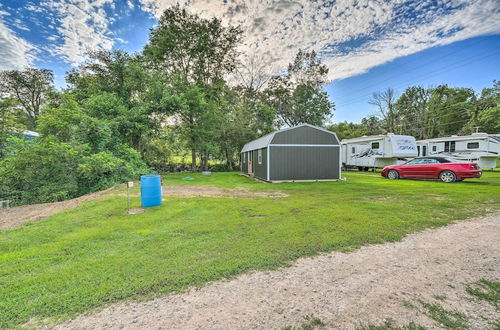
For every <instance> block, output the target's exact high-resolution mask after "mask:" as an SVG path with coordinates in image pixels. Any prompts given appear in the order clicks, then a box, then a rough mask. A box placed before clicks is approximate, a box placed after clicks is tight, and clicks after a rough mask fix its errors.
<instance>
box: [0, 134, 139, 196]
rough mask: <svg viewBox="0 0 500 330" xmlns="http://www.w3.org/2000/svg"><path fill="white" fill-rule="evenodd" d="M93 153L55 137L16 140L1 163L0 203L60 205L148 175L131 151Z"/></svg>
mask: <svg viewBox="0 0 500 330" xmlns="http://www.w3.org/2000/svg"><path fill="white" fill-rule="evenodd" d="M90 149H91V148H90V147H89V146H88V145H76V146H75V145H71V144H68V143H64V142H58V141H57V140H56V138H55V137H47V138H43V139H35V140H33V141H32V142H26V141H22V140H20V139H15V140H13V141H12V143H11V144H10V145H9V150H8V156H7V157H6V158H5V159H3V160H2V161H1V162H0V199H10V200H12V201H13V204H17V205H19V204H34V203H45V202H54V201H61V200H65V199H69V198H74V197H78V196H81V195H83V194H86V193H90V192H94V191H97V190H101V189H105V188H109V187H111V186H113V185H115V184H117V183H120V182H124V181H126V180H130V179H137V178H138V177H139V175H141V174H143V173H145V172H146V171H147V169H146V167H145V165H144V163H143V162H142V160H141V158H140V155H139V153H137V152H136V151H135V150H133V149H131V148H128V147H125V146H120V147H118V148H117V150H116V152H115V153H111V152H99V153H95V154H92V153H91V150H90Z"/></svg>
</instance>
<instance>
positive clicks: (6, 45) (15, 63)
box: [0, 15, 36, 70]
mask: <svg viewBox="0 0 500 330" xmlns="http://www.w3.org/2000/svg"><path fill="white" fill-rule="evenodd" d="M35 51H36V48H35V46H33V45H32V44H30V43H29V42H27V41H26V40H24V39H22V38H20V37H18V36H17V35H16V34H15V33H14V31H12V30H11V29H10V28H8V27H7V26H6V25H5V24H4V23H3V22H2V15H0V70H17V69H22V68H24V67H26V66H29V65H31V63H32V62H33V60H34V59H35V56H34V52H35Z"/></svg>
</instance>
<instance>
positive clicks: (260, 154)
mask: <svg viewBox="0 0 500 330" xmlns="http://www.w3.org/2000/svg"><path fill="white" fill-rule="evenodd" d="M257 162H258V163H259V164H262V149H259V151H257Z"/></svg>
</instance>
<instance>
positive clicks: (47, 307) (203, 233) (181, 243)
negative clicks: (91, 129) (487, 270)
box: [0, 172, 500, 328]
mask: <svg viewBox="0 0 500 330" xmlns="http://www.w3.org/2000/svg"><path fill="white" fill-rule="evenodd" d="M361 174H362V173H355V172H354V173H345V174H344V175H345V176H346V177H347V181H341V182H316V183H283V184H264V183H259V182H255V181H253V180H249V179H247V178H245V177H242V176H240V175H239V174H238V173H214V174H212V176H203V175H198V174H188V175H189V176H191V177H193V178H194V179H195V180H194V181H185V180H182V179H183V178H184V177H186V176H188V175H186V174H176V175H166V176H164V181H165V184H168V185H176V184H191V185H212V186H220V187H228V188H235V187H245V188H249V189H252V190H255V191H269V190H280V191H283V192H285V193H287V194H289V195H290V196H289V197H285V198H255V199H229V198H207V197H196V198H181V197H168V199H167V201H166V202H165V203H164V205H163V206H161V207H157V208H151V209H147V210H146V212H145V213H143V214H136V215H127V214H126V205H127V204H126V197H124V196H114V197H109V198H106V199H102V200H95V201H92V202H88V203H86V204H83V205H81V206H80V207H78V208H76V209H72V210H68V211H64V212H61V213H58V214H55V215H53V216H51V217H50V218H47V219H45V220H43V221H40V222H35V223H29V224H26V225H24V226H22V227H19V228H15V229H11V230H4V231H0V327H2V328H4V327H12V326H16V325H22V324H24V323H25V322H27V321H29V320H40V319H47V318H48V319H50V320H51V321H57V320H64V319H67V318H69V317H73V316H75V315H76V314H78V313H81V312H85V311H88V310H90V309H92V308H95V307H100V306H104V305H107V304H109V303H112V302H116V301H119V300H122V299H127V298H136V299H137V298H144V299H147V298H151V297H154V296H158V295H164V294H167V293H171V292H174V291H181V290H183V289H186V288H188V287H190V286H196V285H202V284H204V283H206V282H208V281H213V280H218V279H222V278H230V277H233V276H235V275H237V274H241V273H243V272H247V271H250V270H255V269H274V268H276V267H280V266H284V265H287V264H289V263H290V261H293V260H295V259H297V258H299V257H302V256H308V255H314V254H317V253H319V252H323V251H332V250H339V251H349V250H352V249H355V248H358V247H360V246H362V245H364V244H370V243H382V242H387V241H396V240H399V239H401V238H402V237H404V236H405V235H406V234H408V233H410V232H414V231H418V230H422V229H424V228H429V227H437V226H442V225H446V224H448V223H450V222H452V221H454V220H458V219H464V218H468V217H472V216H478V215H482V214H486V213H487V212H493V211H496V210H499V209H500V199H499V198H500V173H499V172H487V173H485V174H484V177H483V178H482V179H480V180H470V181H466V182H461V183H455V184H443V183H440V182H436V181H417V180H398V181H389V180H386V179H383V178H381V177H380V176H379V175H377V174H374V175H371V174H369V173H368V174H364V173H363V174H364V175H361ZM133 204H134V206H138V205H139V198H138V197H135V198H134V199H133Z"/></svg>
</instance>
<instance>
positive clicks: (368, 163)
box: [341, 133, 418, 171]
mask: <svg viewBox="0 0 500 330" xmlns="http://www.w3.org/2000/svg"><path fill="white" fill-rule="evenodd" d="M341 144H342V165H343V167H344V168H358V169H359V170H360V171H361V170H365V171H367V170H368V169H370V168H371V169H375V168H383V167H384V166H388V165H394V164H398V163H403V162H405V161H406V160H407V158H413V157H417V156H418V154H417V144H416V141H415V138H414V137H413V136H408V135H395V134H392V133H388V134H386V135H374V136H362V137H358V138H354V139H346V140H342V142H341Z"/></svg>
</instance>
